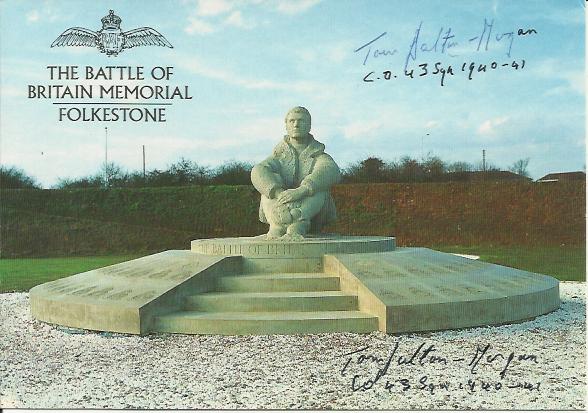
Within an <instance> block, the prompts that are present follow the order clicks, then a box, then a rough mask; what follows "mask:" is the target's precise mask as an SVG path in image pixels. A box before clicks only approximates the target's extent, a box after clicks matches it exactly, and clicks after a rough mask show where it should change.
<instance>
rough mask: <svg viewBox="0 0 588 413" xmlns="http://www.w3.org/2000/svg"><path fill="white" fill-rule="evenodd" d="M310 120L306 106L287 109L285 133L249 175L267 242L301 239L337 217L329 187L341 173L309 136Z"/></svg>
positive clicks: (336, 180) (322, 147)
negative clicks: (257, 195) (265, 227)
mask: <svg viewBox="0 0 588 413" xmlns="http://www.w3.org/2000/svg"><path fill="white" fill-rule="evenodd" d="M310 120H311V119H310V113H309V112H308V110H307V109H306V108H303V107H300V106H297V107H295V108H293V109H291V110H290V111H289V112H288V114H287V115H286V131H287V132H288V134H287V135H286V136H284V139H283V140H282V141H281V142H280V143H279V144H278V145H277V146H276V147H275V148H274V151H273V153H272V155H271V156H270V157H268V158H267V159H265V160H264V161H262V162H260V163H259V164H257V165H255V167H253V170H252V171H251V182H252V183H253V186H254V187H255V189H257V190H258V191H259V193H261V203H260V206H259V219H260V221H261V222H264V223H266V224H269V232H268V233H267V236H266V237H267V239H277V238H282V239H291V240H296V239H303V238H304V236H305V235H306V234H309V233H318V232H319V231H320V229H321V227H322V226H323V225H325V224H328V223H330V222H333V221H334V220H335V219H336V209H335V203H334V201H333V197H332V196H331V193H330V188H331V186H333V185H334V184H336V183H338V182H339V180H340V179H341V172H340V171H339V167H338V166H337V164H336V163H335V161H334V160H333V158H331V157H330V156H329V155H328V154H327V153H325V145H323V144H322V143H320V142H318V141H317V140H315V139H314V137H313V136H312V135H311V134H310Z"/></svg>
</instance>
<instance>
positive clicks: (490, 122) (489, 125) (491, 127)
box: [478, 116, 509, 135]
mask: <svg viewBox="0 0 588 413" xmlns="http://www.w3.org/2000/svg"><path fill="white" fill-rule="evenodd" d="M508 120H509V118H508V116H502V117H499V118H494V119H487V120H485V121H484V122H482V124H481V125H480V126H479V127H478V134H480V135H493V134H494V133H496V128H497V127H499V126H501V125H504V124H505V123H506V122H507V121H508Z"/></svg>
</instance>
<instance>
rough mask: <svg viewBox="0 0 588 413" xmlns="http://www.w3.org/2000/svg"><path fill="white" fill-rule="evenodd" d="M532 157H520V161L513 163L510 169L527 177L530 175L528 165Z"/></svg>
mask: <svg viewBox="0 0 588 413" xmlns="http://www.w3.org/2000/svg"><path fill="white" fill-rule="evenodd" d="M530 160H531V159H530V158H525V159H519V160H518V161H516V162H515V163H513V164H512V165H511V166H510V167H509V168H508V170H509V171H511V172H514V173H515V174H519V175H521V176H526V177H527V178H528V177H529V171H528V170H527V167H528V166H529V161H530Z"/></svg>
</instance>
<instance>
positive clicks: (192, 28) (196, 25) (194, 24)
mask: <svg viewBox="0 0 588 413" xmlns="http://www.w3.org/2000/svg"><path fill="white" fill-rule="evenodd" d="M184 31H185V32H186V33H188V34H210V33H214V32H215V31H216V28H215V27H214V26H213V25H212V24H210V23H208V22H206V21H204V20H202V19H198V18H196V17H188V25H187V26H186V28H185V29H184Z"/></svg>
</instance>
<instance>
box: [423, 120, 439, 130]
mask: <svg viewBox="0 0 588 413" xmlns="http://www.w3.org/2000/svg"><path fill="white" fill-rule="evenodd" d="M439 125H440V123H439V122H437V121H436V120H430V121H428V122H427V123H425V128H426V129H435V128H438V127H439Z"/></svg>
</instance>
